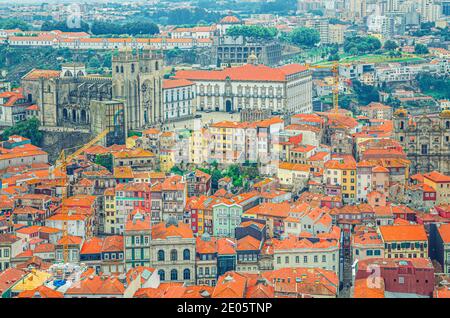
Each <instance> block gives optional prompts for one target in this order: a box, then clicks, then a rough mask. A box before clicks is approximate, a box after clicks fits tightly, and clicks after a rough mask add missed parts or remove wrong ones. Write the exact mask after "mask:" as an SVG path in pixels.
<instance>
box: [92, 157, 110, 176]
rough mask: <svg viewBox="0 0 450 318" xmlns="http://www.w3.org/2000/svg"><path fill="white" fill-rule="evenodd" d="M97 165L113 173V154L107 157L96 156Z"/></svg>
mask: <svg viewBox="0 0 450 318" xmlns="http://www.w3.org/2000/svg"><path fill="white" fill-rule="evenodd" d="M94 162H95V163H96V164H98V165H100V166H103V167H105V168H106V169H108V170H109V171H111V172H112V171H113V157H112V154H106V155H96V156H95V161H94Z"/></svg>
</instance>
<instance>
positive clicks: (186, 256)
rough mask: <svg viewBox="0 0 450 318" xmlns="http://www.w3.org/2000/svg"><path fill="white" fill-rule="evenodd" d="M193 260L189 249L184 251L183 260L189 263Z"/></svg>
mask: <svg viewBox="0 0 450 318" xmlns="http://www.w3.org/2000/svg"><path fill="white" fill-rule="evenodd" d="M190 259H191V251H190V250H188V249H185V250H184V251H183V260H185V261H189V260H190Z"/></svg>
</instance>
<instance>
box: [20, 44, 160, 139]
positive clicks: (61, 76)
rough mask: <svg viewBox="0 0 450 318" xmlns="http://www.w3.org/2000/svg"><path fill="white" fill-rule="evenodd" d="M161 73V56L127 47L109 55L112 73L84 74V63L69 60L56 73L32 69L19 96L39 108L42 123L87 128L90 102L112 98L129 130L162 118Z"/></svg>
mask: <svg viewBox="0 0 450 318" xmlns="http://www.w3.org/2000/svg"><path fill="white" fill-rule="evenodd" d="M162 73H163V55H162V54H159V53H155V52H154V51H152V50H150V49H148V48H142V49H133V48H130V47H126V48H122V49H120V50H116V51H115V52H114V53H113V57H112V77H103V76H90V75H87V74H86V70H85V66H84V65H82V64H77V63H73V64H66V65H63V67H62V70H61V71H49V70H37V69H34V70H32V71H30V72H29V73H28V74H26V75H25V76H24V77H23V78H22V80H21V82H22V87H23V94H24V96H26V98H27V99H28V101H29V102H32V103H36V104H37V105H38V106H39V108H40V121H41V124H42V126H44V127H55V128H61V127H71V128H81V129H83V128H86V129H90V128H91V124H92V122H93V121H94V119H93V118H91V116H92V115H93V112H92V108H93V107H92V105H93V104H99V103H104V104H105V105H109V104H111V102H112V101H115V102H121V103H122V104H123V111H122V114H123V125H124V127H123V129H124V131H128V130H133V129H142V128H145V127H148V126H151V125H155V124H158V123H161V122H162V111H161V110H162V104H163V100H162V98H163V96H162V78H163V74H162ZM95 113H96V114H97V113H98V112H95ZM114 120H117V119H116V118H115V119H114Z"/></svg>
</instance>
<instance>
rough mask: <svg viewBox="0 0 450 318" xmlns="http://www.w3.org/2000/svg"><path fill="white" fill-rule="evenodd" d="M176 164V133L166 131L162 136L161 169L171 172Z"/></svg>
mask: <svg viewBox="0 0 450 318" xmlns="http://www.w3.org/2000/svg"><path fill="white" fill-rule="evenodd" d="M174 165H175V133H173V132H171V131H166V132H164V133H163V134H161V137H160V152H159V169H160V170H161V171H162V172H169V171H170V169H172V167H173V166H174Z"/></svg>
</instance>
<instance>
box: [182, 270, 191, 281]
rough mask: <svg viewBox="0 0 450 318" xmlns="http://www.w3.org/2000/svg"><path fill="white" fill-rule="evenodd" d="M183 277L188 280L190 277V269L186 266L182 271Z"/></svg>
mask: <svg viewBox="0 0 450 318" xmlns="http://www.w3.org/2000/svg"><path fill="white" fill-rule="evenodd" d="M183 279H184V280H190V279H191V271H190V270H189V268H186V269H185V270H184V271H183Z"/></svg>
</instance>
